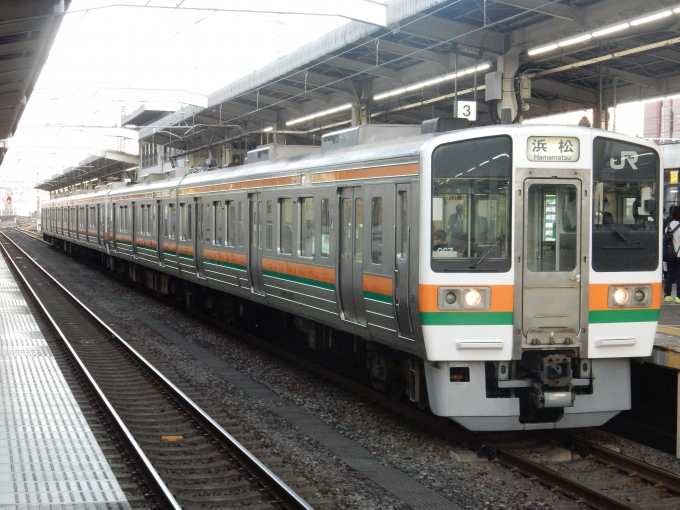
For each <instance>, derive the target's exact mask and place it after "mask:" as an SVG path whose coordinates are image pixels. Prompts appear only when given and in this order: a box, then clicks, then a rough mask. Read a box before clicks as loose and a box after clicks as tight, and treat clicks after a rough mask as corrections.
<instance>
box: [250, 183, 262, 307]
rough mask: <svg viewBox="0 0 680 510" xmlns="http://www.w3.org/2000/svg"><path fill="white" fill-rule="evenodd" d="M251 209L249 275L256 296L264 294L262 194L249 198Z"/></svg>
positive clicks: (254, 194)
mask: <svg viewBox="0 0 680 510" xmlns="http://www.w3.org/2000/svg"><path fill="white" fill-rule="evenodd" d="M248 202H249V208H250V213H249V216H250V231H249V233H248V238H249V245H250V248H249V250H248V275H249V277H250V284H251V288H252V291H253V293H254V294H264V282H263V281H262V193H251V194H250V195H249V196H248Z"/></svg>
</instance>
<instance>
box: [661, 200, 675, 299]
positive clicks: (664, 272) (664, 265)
mask: <svg viewBox="0 0 680 510" xmlns="http://www.w3.org/2000/svg"><path fill="white" fill-rule="evenodd" d="M676 207H677V206H676V205H671V206H670V207H668V216H664V218H663V230H662V232H666V228H667V227H668V225H669V224H670V222H671V221H673V209H675V208H676ZM667 279H668V262H665V261H664V262H662V263H661V281H662V282H666V280H667ZM665 288H666V286H665V283H664V289H665Z"/></svg>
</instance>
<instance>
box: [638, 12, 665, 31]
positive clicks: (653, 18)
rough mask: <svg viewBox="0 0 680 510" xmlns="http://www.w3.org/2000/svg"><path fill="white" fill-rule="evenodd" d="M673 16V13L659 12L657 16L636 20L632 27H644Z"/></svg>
mask: <svg viewBox="0 0 680 510" xmlns="http://www.w3.org/2000/svg"><path fill="white" fill-rule="evenodd" d="M671 14H673V11H663V12H657V13H656V14H652V15H651V16H647V17H644V18H638V19H634V20H633V21H631V22H630V25H631V26H632V27H636V26H638V25H642V24H643V23H649V22H650V21H656V20H658V19H661V18H666V17H667V16H670V15H671Z"/></svg>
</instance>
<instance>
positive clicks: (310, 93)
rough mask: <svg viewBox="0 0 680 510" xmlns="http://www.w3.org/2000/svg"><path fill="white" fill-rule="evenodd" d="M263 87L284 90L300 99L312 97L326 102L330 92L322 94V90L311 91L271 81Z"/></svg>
mask: <svg viewBox="0 0 680 510" xmlns="http://www.w3.org/2000/svg"><path fill="white" fill-rule="evenodd" d="M262 88H263V89H265V90H267V89H269V90H276V91H279V92H285V93H286V94H293V95H295V96H299V98H300V99H313V100H315V101H322V102H324V103H327V102H328V101H329V100H330V97H331V96H330V94H324V93H323V92H319V91H318V90H317V91H312V90H307V91H306V90H305V89H304V88H300V87H291V86H290V85H285V84H283V83H278V82H276V83H271V84H269V85H265V86H263V87H262Z"/></svg>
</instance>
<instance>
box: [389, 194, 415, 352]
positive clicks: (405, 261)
mask: <svg viewBox="0 0 680 510" xmlns="http://www.w3.org/2000/svg"><path fill="white" fill-rule="evenodd" d="M409 188H410V185H409V184H397V203H396V222H395V225H396V232H395V233H396V236H395V240H396V248H395V263H394V313H395V315H396V317H397V329H398V331H399V336H401V337H404V338H409V339H413V338H414V335H413V322H412V321H411V315H410V309H411V306H410V305H409V296H410V294H411V289H410V280H411V278H410V272H409V265H410V264H411V260H410V259H411V221H410V218H411V204H410V202H409V200H410V199H411V194H410V189H409ZM414 306H415V305H414Z"/></svg>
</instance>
